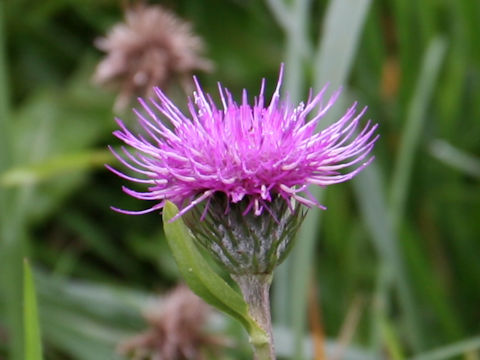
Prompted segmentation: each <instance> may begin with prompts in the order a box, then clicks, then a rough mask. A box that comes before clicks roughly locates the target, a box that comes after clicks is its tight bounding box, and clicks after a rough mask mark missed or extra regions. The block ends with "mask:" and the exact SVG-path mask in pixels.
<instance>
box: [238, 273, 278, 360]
mask: <svg viewBox="0 0 480 360" xmlns="http://www.w3.org/2000/svg"><path fill="white" fill-rule="evenodd" d="M232 278H233V279H234V280H235V281H236V282H237V284H238V286H239V287H240V290H241V291H242V294H243V298H244V299H245V301H246V302H247V304H248V312H249V314H250V316H251V317H252V318H253V319H254V320H255V321H256V322H257V323H258V325H260V327H261V328H262V329H263V330H264V331H265V333H266V335H267V337H266V339H267V341H265V336H264V334H262V336H258V337H257V336H255V334H250V343H251V344H252V346H253V350H254V359H255V360H275V352H274V347H273V335H272V334H273V333H272V319H271V316H270V284H271V283H272V274H247V275H232Z"/></svg>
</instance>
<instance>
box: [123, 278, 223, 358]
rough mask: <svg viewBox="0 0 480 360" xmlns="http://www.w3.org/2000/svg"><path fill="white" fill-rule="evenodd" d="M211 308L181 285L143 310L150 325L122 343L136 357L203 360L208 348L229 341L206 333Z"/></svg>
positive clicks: (127, 353)
mask: <svg viewBox="0 0 480 360" xmlns="http://www.w3.org/2000/svg"><path fill="white" fill-rule="evenodd" d="M208 315H209V307H208V305H207V304H205V302H203V300H201V299H200V298H199V297H197V296H196V295H195V294H194V293H193V292H192V291H191V290H190V289H189V288H188V287H186V286H185V285H180V286H178V287H176V288H175V289H174V290H173V291H172V292H171V293H169V294H168V295H167V296H166V297H165V298H164V300H163V301H161V302H158V303H155V304H153V305H152V306H151V307H150V308H149V309H147V311H145V313H144V318H145V319H146V321H147V322H148V324H149V326H150V328H149V329H148V330H147V331H145V332H144V333H142V334H139V335H137V336H135V337H133V338H130V339H128V340H126V341H124V342H123V343H121V344H120V346H119V351H120V353H122V354H124V355H127V356H129V357H130V358H131V359H133V360H144V359H151V360H187V359H188V360H204V359H205V356H204V352H205V350H207V349H210V350H215V348H217V349H218V347H219V346H224V345H225V344H226V343H225V341H224V340H222V339H221V338H219V337H214V336H212V335H208V334H207V333H206V332H205V323H206V320H207V317H208Z"/></svg>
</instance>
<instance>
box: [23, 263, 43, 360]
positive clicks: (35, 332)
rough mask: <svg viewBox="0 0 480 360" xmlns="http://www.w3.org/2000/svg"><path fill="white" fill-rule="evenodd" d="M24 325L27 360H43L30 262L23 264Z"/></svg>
mask: <svg viewBox="0 0 480 360" xmlns="http://www.w3.org/2000/svg"><path fill="white" fill-rule="evenodd" d="M23 296H24V304H23V305H24V310H23V324H24V327H25V329H24V332H25V360H42V358H43V357H42V341H41V337H40V325H39V322H38V310H37V296H36V293H35V284H34V282H33V276H32V271H31V269H30V265H29V263H28V260H27V259H25V260H24V262H23Z"/></svg>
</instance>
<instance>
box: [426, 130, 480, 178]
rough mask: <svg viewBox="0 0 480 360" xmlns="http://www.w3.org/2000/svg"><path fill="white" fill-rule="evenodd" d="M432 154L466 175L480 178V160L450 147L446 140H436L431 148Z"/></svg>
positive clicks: (431, 144)
mask: <svg viewBox="0 0 480 360" xmlns="http://www.w3.org/2000/svg"><path fill="white" fill-rule="evenodd" d="M429 150H430V154H431V155H432V156H433V157H434V158H436V159H437V160H439V161H441V162H443V163H444V164H446V165H449V166H451V167H453V168H455V169H458V170H460V171H462V172H464V173H465V174H468V175H471V176H475V177H477V178H480V158H478V157H476V156H474V155H471V154H468V153H466V152H464V151H462V150H460V149H457V148H456V147H454V146H452V145H450V144H449V143H448V142H446V141H444V140H438V139H437V140H434V141H432V142H431V143H430V146H429Z"/></svg>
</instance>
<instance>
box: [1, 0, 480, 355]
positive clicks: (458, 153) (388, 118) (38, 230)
mask: <svg viewBox="0 0 480 360" xmlns="http://www.w3.org/2000/svg"><path fill="white" fill-rule="evenodd" d="M150 4H151V5H153V4H156V5H158V4H160V5H161V6H163V8H164V9H169V11H172V12H174V13H175V14H176V15H177V16H178V17H180V18H182V19H184V20H185V21H188V22H189V23H190V24H191V26H192V33H191V34H190V33H189V32H188V31H187V32H186V33H187V34H190V35H188V36H187V35H185V36H186V38H187V39H190V40H192V38H193V39H194V40H192V41H191V42H192V44H193V45H191V49H193V50H192V51H193V54H195V53H198V54H199V55H198V56H196V55H195V56H196V57H195V56H193V55H192V56H193V62H192V64H191V66H190V67H188V66H186V67H184V68H175V66H173V65H169V66H170V68H168V67H166V68H165V69H166V70H165V71H167V75H168V76H167V77H166V78H168V81H166V80H165V79H164V78H159V80H158V82H159V83H160V82H162V81H163V80H165V83H162V85H164V87H165V91H167V93H168V94H169V95H170V96H171V97H172V99H174V100H175V102H176V103H177V104H179V105H180V106H183V107H185V105H184V104H185V101H186V100H185V99H186V95H185V92H187V93H188V92H189V86H191V83H189V79H190V78H191V75H192V74H197V75H198V76H199V78H200V80H201V82H202V84H203V86H204V88H205V89H207V90H208V91H209V92H211V93H213V94H215V92H216V82H217V81H221V82H222V84H223V85H225V86H227V87H228V88H229V89H231V90H232V92H233V94H234V95H235V96H236V97H237V99H238V98H239V96H240V94H241V89H242V88H246V89H248V91H249V94H250V95H252V96H253V95H254V94H256V93H257V92H258V90H259V86H260V81H261V78H263V77H265V78H266V79H267V88H268V93H269V94H271V93H272V92H273V90H274V85H275V81H276V77H277V74H278V70H279V66H280V63H281V62H285V64H286V79H285V87H284V89H283V91H284V93H285V94H287V93H288V94H289V96H290V99H291V100H292V101H295V102H299V101H301V100H302V99H304V100H305V99H306V97H307V96H308V89H309V88H313V89H316V90H318V89H320V88H321V87H322V86H323V85H324V84H325V83H327V82H329V83H330V88H329V91H333V90H335V89H337V88H339V87H340V86H343V92H342V96H341V99H340V101H339V102H338V104H337V105H336V106H335V110H334V112H333V113H332V114H331V116H329V117H328V118H327V119H326V120H325V122H324V123H322V124H321V126H326V125H327V124H328V123H329V122H331V121H333V120H334V118H335V116H338V114H340V113H341V112H342V111H344V109H346V107H347V106H348V105H350V104H351V103H352V102H353V101H358V102H359V104H360V106H365V105H368V111H367V113H366V116H365V120H367V119H368V118H370V119H373V120H374V121H375V122H378V123H379V124H380V127H379V133H380V134H381V138H380V140H379V141H378V142H377V145H376V148H375V156H376V160H375V161H374V163H373V164H372V165H370V167H369V168H368V169H366V170H365V171H364V172H363V173H362V174H361V175H360V176H358V177H357V178H356V179H355V180H354V181H352V182H350V183H348V184H340V185H335V186H331V187H329V188H328V189H327V190H326V191H319V192H317V193H316V195H317V196H318V197H319V198H320V199H321V202H322V203H324V204H325V205H326V206H327V207H328V210H327V211H315V210H312V211H311V212H310V214H309V217H308V218H307V220H306V222H305V224H304V227H303V228H302V231H301V233H300V235H299V241H298V243H297V245H296V248H295V249H294V251H293V253H292V254H291V256H290V257H289V259H288V261H287V262H286V263H285V264H283V265H282V266H281V267H280V268H279V269H278V271H277V274H276V278H275V280H274V285H273V289H272V311H273V318H274V325H275V333H276V340H277V352H278V355H279V358H281V359H327V358H328V359H333V360H340V359H352V360H353V359H366V360H367V359H415V360H433V359H465V360H474V359H480V351H479V350H478V349H480V241H479V234H480V221H479V219H480V183H479V178H480V157H479V156H480V155H479V153H480V39H479V37H480V2H479V1H477V0H329V1H326V0H291V1H287V0H256V1H254V0H244V1H240V0H229V1H227V0H223V1H221V0H203V1H196V0H176V1H173V0H171V1H157V2H154V1H151V2H150ZM133 5H134V4H133ZM133 5H132V3H128V2H126V1H124V2H121V1H114V0H101V1H99V0H83V1H79V0H78V1H75V0H43V1H35V2H32V1H27V0H14V1H13V0H12V1H2V2H0V226H1V227H0V235H1V239H0V281H1V286H0V309H1V312H0V359H11V360H21V359H24V355H23V351H24V350H23V349H24V342H25V340H24V333H29V332H28V331H25V330H26V328H28V326H30V325H29V321H28V320H27V321H26V323H25V324H24V321H23V320H22V317H23V315H22V314H23V311H24V307H23V306H22V304H23V293H24V290H23V285H22V281H23V280H22V279H23V269H22V266H23V265H22V264H23V258H25V257H28V258H29V259H30V263H31V266H32V270H33V273H34V279H35V286H36V293H37V297H38V306H39V318H40V329H41V333H42V340H43V349H44V358H45V359H52V360H63V359H80V360H96V359H98V360H104V359H122V358H135V359H177V358H178V359H183V358H191V359H201V358H202V357H200V354H202V356H204V358H205V359H210V358H212V359H249V358H250V349H249V345H248V340H247V339H246V336H245V335H244V333H243V331H242V329H241V328H240V327H239V326H238V325H237V324H236V323H235V321H233V320H231V319H230V318H228V317H226V316H223V315H220V314H217V313H215V312H205V311H206V310H205V309H204V308H203V307H202V306H199V307H198V308H194V309H193V310H191V313H189V314H190V315H189V316H190V320H191V319H203V317H205V321H204V322H205V329H203V328H202V329H197V330H195V331H198V332H201V333H202V334H201V336H198V338H195V339H196V340H195V341H193V340H191V339H187V340H185V342H186V343H188V346H190V345H191V346H193V347H198V348H200V350H198V349H197V350H198V351H197V352H195V353H196V354H197V355H195V356H193V355H191V356H190V357H188V356H185V357H178V356H176V355H160V354H161V351H163V350H162V346H163V345H161V344H160V345H159V344H157V345H154V346H151V344H150V343H151V342H152V341H153V342H155V341H154V340H152V338H151V337H149V336H150V335H151V334H152V331H153V334H155V331H157V332H158V333H159V334H160V335H159V336H160V337H161V336H164V337H165V333H164V334H163V335H161V332H162V331H163V330H161V329H171V328H169V327H168V326H170V325H168V326H166V325H165V324H171V323H172V322H173V323H175V324H177V323H179V324H180V323H182V322H181V321H180V322H178V321H177V320H175V319H174V320H171V319H169V318H168V319H167V316H166V315H165V311H163V313H162V306H166V305H165V304H166V303H168V301H169V300H168V299H170V298H171V297H172V296H173V295H170V296H169V295H167V294H168V292H169V291H170V290H171V289H172V288H174V287H175V286H176V285H177V284H178V283H180V282H181V279H180V277H179V274H178V272H177V269H176V267H175V264H174V262H173V259H172V257H171V255H170V252H169V249H168V247H167V244H166V242H165V239H164V235H163V232H162V226H161V217H160V215H159V214H158V213H151V214H148V215H143V216H135V217H133V216H127V215H122V214H119V213H116V212H113V211H112V210H110V206H111V205H113V206H116V207H120V208H123V209H134V210H138V209H143V208H146V207H147V206H145V204H142V203H141V202H140V201H139V200H136V199H133V198H130V197H129V196H128V195H126V194H124V193H123V192H122V191H121V186H122V184H125V182H126V181H124V180H122V179H120V178H119V177H117V176H115V175H113V174H112V173H110V172H108V171H107V170H106V169H105V168H104V164H105V163H111V164H114V163H115V159H114V158H113V156H112V155H111V154H110V152H109V151H108V150H107V148H106V147H107V145H109V144H110V145H112V146H114V147H115V146H119V143H118V142H117V140H116V139H115V138H114V137H113V136H112V134H111V133H112V131H114V130H115V129H116V124H115V122H114V116H115V115H116V116H119V117H121V118H122V119H123V120H125V121H126V122H127V123H128V124H129V125H131V126H135V125H134V119H135V118H134V115H133V114H132V112H131V107H133V106H136V105H135V100H131V99H130V95H132V96H133V95H138V94H137V93H138V92H140V93H141V92H142V91H145V89H144V88H142V84H144V83H145V81H143V82H142V79H143V78H142V79H140V80H138V77H137V78H135V75H136V74H129V73H128V71H126V70H125V69H123V71H124V72H123V73H117V74H114V75H116V77H115V79H114V80H115V81H111V82H110V81H103V82H107V83H109V84H107V85H109V86H101V85H102V84H99V82H102V81H98V80H99V79H98V77H99V76H100V75H98V71H99V70H98V68H97V66H98V64H99V62H100V61H101V60H102V59H104V57H105V55H106V54H105V52H106V51H107V50H106V48H108V47H109V46H110V48H109V49H110V50H111V53H112V52H113V51H119V52H120V53H121V52H122V51H127V50H128V51H130V50H131V48H129V46H132V45H131V44H130V43H129V42H128V41H129V40H128V39H127V40H128V41H127V40H125V39H123V40H122V39H120V40H118V39H117V40H115V41H114V40H112V41H111V42H110V43H109V45H108V44H107V45H105V41H104V42H103V46H102V45H101V40H98V39H99V38H101V37H104V36H105V35H106V34H107V33H108V31H109V30H110V29H111V28H112V26H114V25H115V24H117V23H119V22H124V21H125V9H126V8H127V7H129V6H133ZM137 5H138V4H137ZM154 25H155V26H153V27H151V28H154V29H156V28H157V27H158V31H166V34H167V35H168V36H173V35H172V34H174V33H175V31H176V30H175V29H176V28H175V26H173V27H172V28H171V29H170V28H167V30H165V29H163V28H162V27H161V25H160V24H158V23H157V24H155V23H154ZM145 26H147V25H145ZM179 28H182V27H181V26H179ZM147 29H148V27H147ZM162 29H163V30H162ZM182 29H183V28H182ZM183 30H184V29H183ZM183 30H181V31H183ZM142 31H143V30H142ZM178 31H180V30H178ZM148 34H149V33H148V32H147V35H148ZM169 34H170V35H169ZM194 34H196V35H194ZM167 35H164V36H167ZM143 36H145V33H143ZM147 37H148V36H147ZM200 38H201V39H203V50H202V46H201V45H199V44H200ZM130 40H131V39H130ZM140 40H141V39H140ZM162 41H163V40H162ZM162 41H160V43H161V44H163V43H162ZM175 41H183V40H175ZM185 41H186V40H185ZM187 43H188V41H187ZM95 44H96V46H95ZM145 44H147V45H144V46H148V44H149V42H148V41H147V42H145ZM112 48H113V50H112ZM180 48H181V47H180ZM187 48H188V46H187ZM129 49H130V50H129ZM181 49H182V48H181ZM168 51H173V50H171V49H170V50H168ZM168 51H167V55H168V54H169V53H168ZM180 51H187V50H180ZM132 54H134V55H132ZM135 54H136V53H135V51H133V50H132V52H131V53H129V55H128V56H131V57H132V58H133V60H132V61H133V62H132V63H130V64H127V65H128V66H127V65H125V67H126V68H127V69H131V67H130V66H134V65H132V64H137V65H138V61H137V60H138V58H137V57H136V56H137V55H138V54H137V55H135ZM174 55H175V56H180V57H179V58H181V56H183V55H182V54H180V55H178V54H177V53H175V54H174ZM184 55H185V54H184ZM172 56H173V55H172ZM185 56H186V57H188V56H190V55H188V54H187V55H185ZM113 58H114V60H111V62H112V64H110V65H109V64H108V63H107V65H104V67H105V66H106V67H107V70H105V68H104V69H103V71H104V72H105V71H107V72H108V69H109V68H108V66H112V67H113V66H119V65H118V62H117V63H116V62H115V59H117V60H118V58H115V56H113ZM179 58H178V57H177V58H175V59H176V60H175V61H177V60H178V59H179ZM155 59H156V58H155ZM135 61H137V62H135ZM149 61H150V62H151V63H153V64H157V62H156V61H157V60H149ZM175 61H174V63H175ZM147 64H148V62H147ZM158 64H163V63H162V62H161V61H160V62H158ZM145 66H147V65H145ZM158 66H161V65H158ZM164 66H166V65H164ZM154 68H155V69H157V68H158V67H154ZM149 69H150V68H149ZM150 70H151V69H150ZM150 70H149V71H150ZM96 71H97V75H94V74H96ZM112 71H113V70H112ZM119 71H120V70H119ZM102 74H103V75H105V73H102ZM145 74H147V75H149V74H150V73H149V72H148V71H147V72H146V73H143V75H145ZM108 75H109V74H107V75H105V76H106V77H107V78H108ZM110 75H111V74H110ZM95 76H97V78H96V81H95V79H94V78H95ZM159 76H160V75H159ZM162 76H163V75H162ZM112 77H113V75H112ZM186 79H187V80H186ZM104 80H105V79H104ZM107 80H108V79H107ZM129 84H130V85H131V84H134V85H135V86H133V85H132V86H130V87H129ZM146 91H147V92H148V90H146ZM119 94H124V98H126V99H127V100H125V99H123V100H122V101H123V102H124V104H122V103H121V102H120V105H118V104H119V100H118V99H119V98H118V96H119ZM215 96H216V95H215ZM115 104H116V105H117V106H116V107H115V110H114V105H115ZM177 296H178V295H177ZM158 298H160V299H163V300H156V299H158ZM180 298H181V296H180ZM158 301H160V303H159V304H158ZM170 301H171V302H172V301H173V303H174V304H178V303H179V301H180V302H181V300H178V298H174V300H170ZM191 303H192V302H191V301H186V304H191ZM152 306H153V307H157V309H156V310H153V313H155V314H156V313H160V315H159V316H153V315H152V310H151V311H150V312H149V311H147V310H145V309H151V308H152ZM186 306H187V307H188V306H189V305H186ZM168 309H170V310H169V311H170V314H175V311H177V312H178V313H179V314H180V315H179V316H182V314H184V313H185V311H183V310H178V309H183V308H181V307H179V308H178V309H177V308H176V307H175V306H174V307H173V308H172V307H168ZM172 309H173V310H172ZM175 309H177V310H175ZM162 314H163V315H162ZM185 316H186V315H185ZM27 318H28V317H27ZM174 318H175V316H174ZM30 320H31V319H30ZM176 321H177V322H176ZM199 321H200V320H199ZM186 323H187V324H190V323H188V322H186ZM202 323H203V320H202ZM179 326H180V325H179ZM188 326H192V325H191V324H190V325H188ZM180 327H181V326H180ZM152 329H153V330H152ZM148 331H150V333H148ZM171 331H173V330H171ZM171 331H170V332H171ZM192 331H193V330H192ZM146 332H147V333H146ZM166 333H169V332H168V331H166ZM138 334H140V335H138ZM135 335H137V337H136V338H135V339H134V341H132V336H135ZM147 335H148V336H147ZM187 338H188V336H187ZM128 339H130V340H128ZM198 339H200V340H198ZM190 340H191V341H190ZM125 341H127V342H125ZM129 341H130V342H129ZM149 341H150V343H149ZM159 341H160V340H159ZM162 341H163V340H162ZM162 341H160V343H162ZM189 341H190V342H189ZM119 344H123V345H119ZM148 344H150V345H148ZM192 344H193V345H192ZM185 346H186V345H185ZM132 349H133V350H132ZM139 349H140V350H141V351H140V350H139ZM325 349H326V350H325ZM137 350H138V351H137ZM122 353H123V355H122ZM132 353H135V354H136V355H135V356H129V355H128V354H132ZM125 354H126V355H125ZM155 356H157V357H155ZM158 356H160V357H158ZM161 356H164V357H161Z"/></svg>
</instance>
